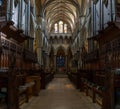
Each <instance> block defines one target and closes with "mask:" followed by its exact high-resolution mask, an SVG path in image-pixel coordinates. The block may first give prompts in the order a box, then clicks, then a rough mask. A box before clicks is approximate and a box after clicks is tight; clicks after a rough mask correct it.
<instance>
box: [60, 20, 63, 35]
mask: <svg viewBox="0 0 120 109" xmlns="http://www.w3.org/2000/svg"><path fill="white" fill-rule="evenodd" d="M59 33H63V21H59Z"/></svg>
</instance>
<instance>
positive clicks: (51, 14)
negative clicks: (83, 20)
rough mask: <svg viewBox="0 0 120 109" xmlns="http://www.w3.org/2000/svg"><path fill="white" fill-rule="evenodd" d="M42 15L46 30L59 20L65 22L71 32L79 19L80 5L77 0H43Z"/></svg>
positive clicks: (50, 28)
mask: <svg viewBox="0 0 120 109" xmlns="http://www.w3.org/2000/svg"><path fill="white" fill-rule="evenodd" d="M42 3H43V17H44V19H45V23H46V26H47V28H49V31H48V32H51V31H52V28H53V26H54V24H55V23H56V22H58V21H60V20H62V21H64V22H66V23H67V25H68V26H69V27H70V30H71V32H72V33H73V32H74V29H75V28H76V23H78V21H79V13H80V12H79V11H80V6H79V2H78V1H77V0H44V1H42Z"/></svg>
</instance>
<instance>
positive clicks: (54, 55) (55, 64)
mask: <svg viewBox="0 0 120 109" xmlns="http://www.w3.org/2000/svg"><path fill="white" fill-rule="evenodd" d="M56 58H57V57H56V55H54V70H55V71H56V70H57V68H56V67H57V65H56V64H57V63H56Z"/></svg>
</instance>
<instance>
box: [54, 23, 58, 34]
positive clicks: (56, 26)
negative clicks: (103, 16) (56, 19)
mask: <svg viewBox="0 0 120 109" xmlns="http://www.w3.org/2000/svg"><path fill="white" fill-rule="evenodd" d="M54 28H55V33H58V24H57V23H56V24H55V27H54Z"/></svg>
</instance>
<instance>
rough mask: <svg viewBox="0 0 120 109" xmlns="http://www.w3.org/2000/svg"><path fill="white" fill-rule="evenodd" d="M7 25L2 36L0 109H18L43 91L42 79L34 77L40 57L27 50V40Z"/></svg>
mask: <svg viewBox="0 0 120 109" xmlns="http://www.w3.org/2000/svg"><path fill="white" fill-rule="evenodd" d="M13 24H14V23H13V22H7V23H6V24H5V25H4V26H3V27H2V28H1V30H0V31H1V32H0V108H1V109H2V108H4V107H6V108H7V109H19V106H20V105H21V104H23V103H24V102H29V99H30V98H31V97H32V96H38V95H39V91H40V80H41V77H40V76H35V75H31V73H30V72H31V71H32V70H35V65H36V63H37V57H36V55H35V54H34V52H33V51H30V50H28V49H27V48H26V49H25V48H24V46H23V43H24V42H25V41H27V39H28V37H27V36H25V35H24V34H23V31H22V30H19V29H17V28H16V27H14V26H13Z"/></svg>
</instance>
